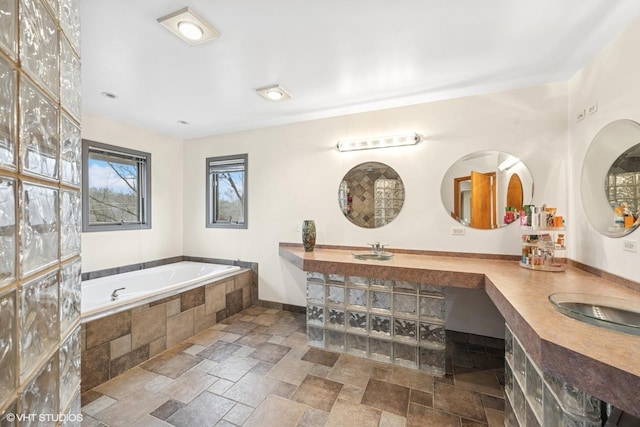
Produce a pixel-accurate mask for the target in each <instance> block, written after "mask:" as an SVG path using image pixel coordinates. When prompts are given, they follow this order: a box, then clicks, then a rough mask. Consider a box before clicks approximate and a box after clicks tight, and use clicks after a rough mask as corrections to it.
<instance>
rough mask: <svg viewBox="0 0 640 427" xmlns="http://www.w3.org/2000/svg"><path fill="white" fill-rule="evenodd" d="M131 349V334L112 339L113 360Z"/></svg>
mask: <svg viewBox="0 0 640 427" xmlns="http://www.w3.org/2000/svg"><path fill="white" fill-rule="evenodd" d="M130 351H131V334H127V335H123V336H121V337H120V338H116V339H115V340H113V341H111V360H113V359H115V358H117V357H120V356H122V355H123V354H125V353H128V352H130Z"/></svg>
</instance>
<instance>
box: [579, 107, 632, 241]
mask: <svg viewBox="0 0 640 427" xmlns="http://www.w3.org/2000/svg"><path fill="white" fill-rule="evenodd" d="M603 189H604V191H603ZM580 194H581V196H582V206H583V208H584V212H585V215H586V216H587V219H588V220H589V222H590V223H591V225H592V226H593V228H595V229H596V230H597V231H598V232H599V233H600V234H602V235H605V236H609V237H622V236H626V235H627V234H629V233H631V232H632V231H633V230H635V229H636V228H637V227H638V225H639V224H640V212H639V208H640V206H639V204H638V200H639V199H640V125H639V124H638V123H636V122H634V121H632V120H616V121H614V122H611V123H609V124H608V125H606V126H605V127H603V128H602V129H601V130H600V132H598V133H597V135H596V136H595V137H594V138H593V141H591V145H590V146H589V149H588V150H587V154H586V156H585V158H584V165H583V166H582V177H581V180H580Z"/></svg>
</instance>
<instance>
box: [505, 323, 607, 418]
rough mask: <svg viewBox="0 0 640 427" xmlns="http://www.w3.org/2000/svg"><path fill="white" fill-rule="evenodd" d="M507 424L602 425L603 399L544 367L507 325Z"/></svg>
mask: <svg viewBox="0 0 640 427" xmlns="http://www.w3.org/2000/svg"><path fill="white" fill-rule="evenodd" d="M504 389H505V396H506V399H505V404H506V408H505V426H507V427H538V426H544V427H600V426H601V425H602V420H601V414H600V401H599V400H598V399H596V398H595V397H592V396H589V395H587V394H586V393H584V392H583V391H581V390H579V389H577V388H575V387H573V386H571V385H570V384H567V383H564V382H562V381H561V380H559V379H557V378H554V377H552V376H551V375H548V374H543V373H541V371H540V369H539V368H538V366H536V364H535V363H534V362H533V361H532V360H531V358H530V357H529V355H528V354H527V353H526V351H525V349H524V347H523V346H522V344H521V343H520V341H519V340H518V339H517V338H516V336H515V335H514V334H513V332H511V330H510V329H509V327H508V326H507V327H506V336H505V386H504Z"/></svg>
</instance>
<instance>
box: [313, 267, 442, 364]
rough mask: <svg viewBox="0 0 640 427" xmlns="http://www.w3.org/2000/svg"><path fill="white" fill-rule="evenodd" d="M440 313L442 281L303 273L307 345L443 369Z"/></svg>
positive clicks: (398, 362) (373, 358)
mask: <svg viewBox="0 0 640 427" xmlns="http://www.w3.org/2000/svg"><path fill="white" fill-rule="evenodd" d="M444 318H445V299H444V294H443V292H442V287H440V286H436V285H429V284H421V283H413V282H404V281H395V280H386V279H376V278H369V277H355V276H344V275H340V274H324V273H317V272H308V273H307V341H308V344H309V345H311V346H315V347H319V348H323V349H325V350H330V351H336V352H341V353H348V354H352V355H354V356H360V357H366V358H368V359H372V360H376V361H380V362H386V363H392V364H395V365H400V366H404V367H407V368H413V369H419V370H423V371H427V372H429V373H431V374H434V375H444V373H445V328H444Z"/></svg>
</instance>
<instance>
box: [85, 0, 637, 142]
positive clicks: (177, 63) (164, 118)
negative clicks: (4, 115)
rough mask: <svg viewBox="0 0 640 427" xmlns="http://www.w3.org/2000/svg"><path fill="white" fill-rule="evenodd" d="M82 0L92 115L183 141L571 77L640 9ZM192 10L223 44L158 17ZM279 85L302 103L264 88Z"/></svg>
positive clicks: (569, 1)
mask: <svg viewBox="0 0 640 427" xmlns="http://www.w3.org/2000/svg"><path fill="white" fill-rule="evenodd" d="M79 3H80V9H81V19H82V98H83V111H84V112H89V113H94V114H98V115H103V116H108V117H112V118H114V119H116V120H119V121H122V122H126V123H130V124H133V125H137V126H140V127H144V128H148V129H152V130H155V131H157V132H159V133H162V134H165V135H171V136H174V137H177V138H180V139H190V138H195V137H200V136H206V135H213V134H221V133H227V132H232V131H238V130H246V129H254V128H261V127H267V126H273V125H279V124H285V123H292V122H297V121H302V120H309V119H315V118H322V117H330V116H335V115H341V114H349V113H356V112H362V111H369V110H374V109H381V108H388V107H395V106H400V105H408V104H415V103H420V102H426V101H431V100H437V99H445V98H452V97H459V96H466V95H473V94H479V93H486V92H495V91H500V90H506V89H513V88H517V87H525V86H532V85H538V84H542V83H549V82H557V81H566V80H568V79H569V78H570V77H571V76H573V75H574V74H575V73H576V72H577V71H578V70H579V69H580V68H582V67H583V66H584V65H586V64H587V63H588V61H589V60H590V59H591V58H592V57H593V56H594V55H595V54H596V53H597V52H599V51H600V50H601V49H602V48H603V47H604V46H605V45H606V44H607V43H608V42H609V41H611V40H612V39H613V38H614V37H615V36H616V35H617V34H619V33H620V32H621V31H622V30H623V29H624V28H625V27H626V26H627V25H629V24H630V23H631V21H632V20H634V19H635V18H636V17H637V16H639V15H640V1H638V0H616V1H611V0H535V1H530V0H395V1H394V0H269V1H266V0H183V1H174V0H153V1H142V0H108V1H105V0H82V1H80V2H79ZM185 6H188V7H190V8H192V9H193V10H194V11H196V12H197V13H198V14H199V15H201V16H202V17H203V18H205V19H207V20H208V21H209V22H210V23H211V24H212V25H214V26H215V27H216V28H217V29H218V30H219V31H220V32H221V33H222V36H221V37H220V38H219V39H217V40H214V41H212V42H208V43H206V44H203V45H200V46H194V47H191V46H189V45H187V44H186V43H185V42H183V41H181V40H180V39H178V38H177V37H176V36H175V35H173V34H171V33H170V32H169V31H167V30H166V29H165V28H164V27H162V26H161V25H160V24H158V23H157V22H156V19H157V18H159V17H161V16H164V15H167V14H169V13H171V12H173V11H176V10H178V9H181V8H183V7H185ZM276 83H279V84H280V85H282V86H283V87H284V88H285V89H286V90H287V91H289V92H290V93H291V95H292V96H293V98H292V99H289V100H285V101H280V102H269V101H267V100H265V99H264V98H262V97H260V96H259V95H258V94H256V92H255V90H256V89H258V88H261V87H264V86H268V85H271V84H276ZM105 91H106V92H112V93H114V94H116V95H117V96H118V98H117V99H115V100H114V99H108V98H106V97H104V96H101V92H105ZM179 120H184V121H187V122H189V124H188V125H184V124H180V123H178V121H179Z"/></svg>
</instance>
